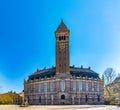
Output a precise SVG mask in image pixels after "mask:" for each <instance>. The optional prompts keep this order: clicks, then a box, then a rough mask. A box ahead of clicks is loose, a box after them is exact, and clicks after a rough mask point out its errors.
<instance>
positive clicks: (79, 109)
mask: <svg viewBox="0 0 120 110" xmlns="http://www.w3.org/2000/svg"><path fill="white" fill-rule="evenodd" d="M0 110H120V107H118V106H107V105H64V106H59V105H58V106H43V105H42V106H29V107H19V106H18V105H0Z"/></svg>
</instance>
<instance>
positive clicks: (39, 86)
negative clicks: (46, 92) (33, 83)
mask: <svg viewBox="0 0 120 110" xmlns="http://www.w3.org/2000/svg"><path fill="white" fill-rule="evenodd" d="M38 92H41V84H38Z"/></svg>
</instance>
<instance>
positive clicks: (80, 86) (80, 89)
mask: <svg viewBox="0 0 120 110" xmlns="http://www.w3.org/2000/svg"><path fill="white" fill-rule="evenodd" d="M79 91H82V82H79Z"/></svg>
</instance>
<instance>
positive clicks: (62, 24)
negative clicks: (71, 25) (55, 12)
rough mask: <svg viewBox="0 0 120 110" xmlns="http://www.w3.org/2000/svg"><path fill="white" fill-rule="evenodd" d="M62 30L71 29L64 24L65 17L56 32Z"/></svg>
mask: <svg viewBox="0 0 120 110" xmlns="http://www.w3.org/2000/svg"><path fill="white" fill-rule="evenodd" d="M61 31H69V30H68V28H67V26H66V25H65V24H64V21H63V19H62V20H61V23H60V24H59V26H58V28H57V30H56V32H61Z"/></svg>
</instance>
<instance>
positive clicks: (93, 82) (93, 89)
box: [92, 82, 94, 91]
mask: <svg viewBox="0 0 120 110" xmlns="http://www.w3.org/2000/svg"><path fill="white" fill-rule="evenodd" d="M92 91H94V82H92Z"/></svg>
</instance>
